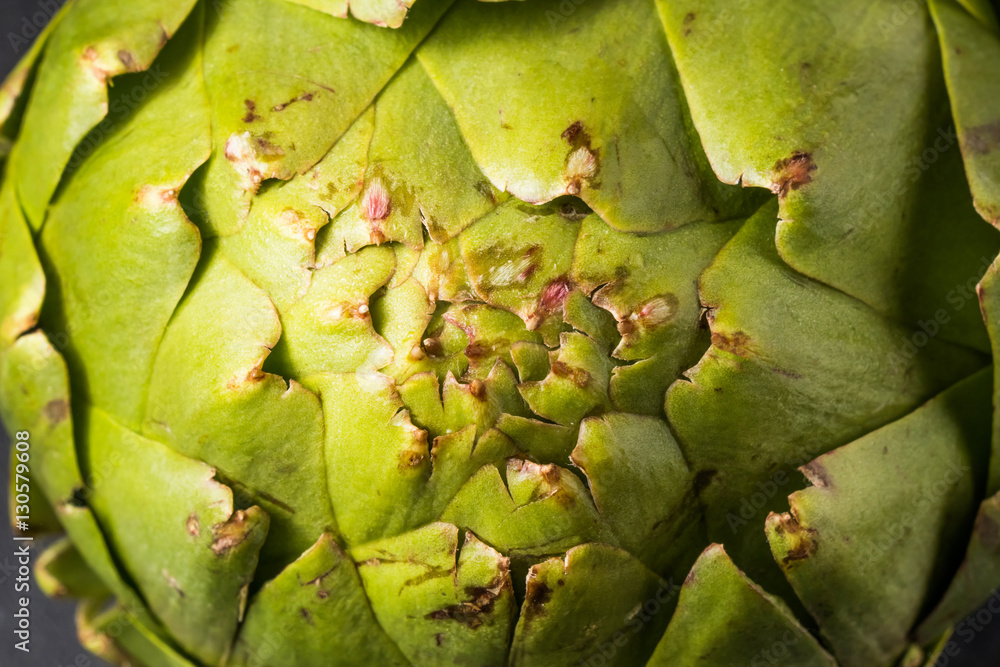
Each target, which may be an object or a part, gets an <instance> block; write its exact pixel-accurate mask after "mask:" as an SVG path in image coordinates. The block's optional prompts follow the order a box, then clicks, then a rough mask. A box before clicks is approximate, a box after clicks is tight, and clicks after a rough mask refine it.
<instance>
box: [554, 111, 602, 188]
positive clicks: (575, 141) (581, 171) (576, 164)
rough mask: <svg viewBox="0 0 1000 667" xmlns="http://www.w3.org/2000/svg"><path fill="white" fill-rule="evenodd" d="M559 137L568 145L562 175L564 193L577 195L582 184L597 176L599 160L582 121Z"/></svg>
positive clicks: (574, 123)
mask: <svg viewBox="0 0 1000 667" xmlns="http://www.w3.org/2000/svg"><path fill="white" fill-rule="evenodd" d="M560 136H561V137H562V138H563V139H564V140H565V141H566V142H567V143H568V144H569V145H570V151H569V154H568V155H567V156H566V167H565V170H564V171H565V173H564V175H563V178H564V180H565V181H566V192H567V193H568V194H571V195H578V194H580V192H582V190H583V185H584V183H589V182H590V181H592V180H593V179H594V177H595V176H597V172H598V171H599V170H600V158H599V156H598V153H597V151H596V150H594V148H593V147H592V146H591V137H590V134H589V133H588V132H587V130H586V129H584V126H583V121H579V120H578V121H574V122H573V124H572V125H570V126H569V127H567V128H566V129H565V130H563V132H562V134H561V135H560Z"/></svg>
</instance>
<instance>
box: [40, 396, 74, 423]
mask: <svg viewBox="0 0 1000 667" xmlns="http://www.w3.org/2000/svg"><path fill="white" fill-rule="evenodd" d="M67 417H69V403H67V402H66V399H64V398H57V399H55V400H52V401H49V402H48V403H46V404H45V418H46V419H47V420H49V423H51V424H53V425H55V424H58V423H60V422H62V421H65V419H66V418H67Z"/></svg>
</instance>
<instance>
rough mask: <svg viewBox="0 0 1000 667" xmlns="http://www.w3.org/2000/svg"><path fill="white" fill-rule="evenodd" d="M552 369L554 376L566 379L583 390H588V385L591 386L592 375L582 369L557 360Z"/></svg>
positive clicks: (551, 366)
mask: <svg viewBox="0 0 1000 667" xmlns="http://www.w3.org/2000/svg"><path fill="white" fill-rule="evenodd" d="M550 369H551V371H552V374H553V375H554V376H556V377H560V378H566V379H568V380H569V381H570V382H572V383H573V384H575V385H576V386H577V387H580V388H581V389H586V387H587V385H589V384H590V380H591V377H590V373H588V372H587V371H585V370H583V369H582V368H576V367H574V366H570V365H569V364H567V363H565V362H563V361H559V360H558V359H556V360H555V361H553V362H552V364H551V365H550Z"/></svg>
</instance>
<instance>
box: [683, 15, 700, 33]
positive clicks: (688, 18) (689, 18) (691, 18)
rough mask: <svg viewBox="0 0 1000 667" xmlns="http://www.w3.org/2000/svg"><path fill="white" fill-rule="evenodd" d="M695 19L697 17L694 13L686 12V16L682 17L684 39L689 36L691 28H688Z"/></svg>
mask: <svg viewBox="0 0 1000 667" xmlns="http://www.w3.org/2000/svg"><path fill="white" fill-rule="evenodd" d="M695 18H697V15H696V14H695V13H694V12H688V14H687V15H686V16H685V17H684V36H685V37H687V36H688V35H690V34H691V30H692V28H690V27H689V26H690V25H691V24H692V23H694V20H695Z"/></svg>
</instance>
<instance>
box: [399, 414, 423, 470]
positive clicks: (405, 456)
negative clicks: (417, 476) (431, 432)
mask: <svg viewBox="0 0 1000 667" xmlns="http://www.w3.org/2000/svg"><path fill="white" fill-rule="evenodd" d="M407 423H408V424H409V420H407ZM411 428H412V429H413V431H412V432H413V434H414V436H415V438H414V440H413V442H412V443H410V444H411V446H410V447H409V448H408V449H405V450H403V451H402V452H400V456H399V469H400V470H404V471H405V470H409V469H412V468H419V467H420V466H421V465H422V464H423V463H424V461H426V460H427V431H425V430H423V429H418V428H416V427H412V426H411Z"/></svg>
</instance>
